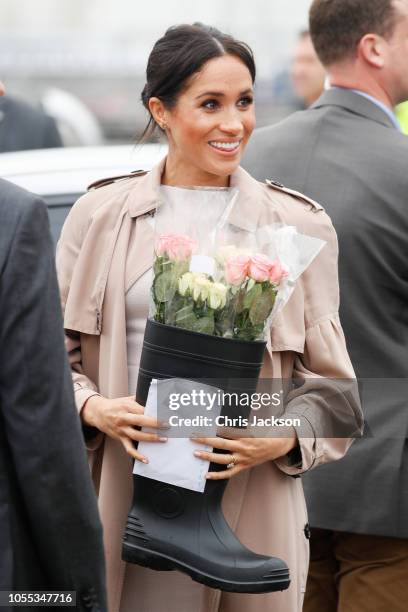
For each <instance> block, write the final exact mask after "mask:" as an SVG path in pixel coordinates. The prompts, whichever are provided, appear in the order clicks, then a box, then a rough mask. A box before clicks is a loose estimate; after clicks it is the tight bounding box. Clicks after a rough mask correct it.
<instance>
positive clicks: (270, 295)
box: [151, 234, 288, 340]
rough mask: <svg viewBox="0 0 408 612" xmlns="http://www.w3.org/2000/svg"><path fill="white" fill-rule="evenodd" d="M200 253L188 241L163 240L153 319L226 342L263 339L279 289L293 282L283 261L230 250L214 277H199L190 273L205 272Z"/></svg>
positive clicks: (220, 256) (219, 259)
mask: <svg viewBox="0 0 408 612" xmlns="http://www.w3.org/2000/svg"><path fill="white" fill-rule="evenodd" d="M197 249H198V243H197V241H195V240H194V239H192V238H190V237H188V236H185V235H182V234H162V235H160V236H158V238H157V241H156V249H155V254H156V257H155V262H154V281H153V286H152V298H153V308H152V312H151V314H152V316H153V318H154V319H155V320H156V321H158V322H160V323H164V324H167V325H174V326H176V327H182V328H184V329H187V330H190V331H195V332H200V333H204V334H208V335H214V336H221V337H223V338H235V339H241V340H261V339H263V336H264V331H265V326H266V325H267V324H268V322H269V320H270V316H271V314H272V312H273V307H274V304H275V299H276V296H277V293H278V291H279V286H280V285H281V283H282V281H283V280H284V279H285V278H286V277H287V276H288V272H287V270H286V269H285V268H284V267H283V265H282V264H281V262H280V260H279V258H276V259H275V260H271V259H270V258H269V257H268V256H267V255H264V254H262V253H252V254H251V252H250V251H249V250H248V249H239V248H238V247H236V246H235V245H228V246H224V247H221V248H220V249H219V251H218V253H216V255H215V259H214V261H213V262H211V261H210V267H211V268H212V269H211V273H205V272H195V271H191V269H193V270H194V269H195V268H197V267H200V266H199V265H198V266H197V264H199V263H200V259H198V258H197V255H196V253H197ZM198 257H199V256H198ZM197 259H198V261H197ZM209 259H210V258H208V257H207V258H206V260H205V263H208V260H209ZM201 263H202V262H201Z"/></svg>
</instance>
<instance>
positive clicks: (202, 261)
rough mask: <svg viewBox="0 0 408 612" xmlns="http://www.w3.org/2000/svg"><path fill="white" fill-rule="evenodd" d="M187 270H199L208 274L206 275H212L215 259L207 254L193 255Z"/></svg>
mask: <svg viewBox="0 0 408 612" xmlns="http://www.w3.org/2000/svg"><path fill="white" fill-rule="evenodd" d="M189 270H190V272H201V273H202V274H208V276H214V271H215V259H214V258H213V257H209V256H208V255H193V256H192V257H191V261H190V268H189Z"/></svg>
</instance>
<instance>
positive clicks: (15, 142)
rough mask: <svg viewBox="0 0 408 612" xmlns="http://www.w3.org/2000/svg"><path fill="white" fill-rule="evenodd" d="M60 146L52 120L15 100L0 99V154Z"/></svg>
mask: <svg viewBox="0 0 408 612" xmlns="http://www.w3.org/2000/svg"><path fill="white" fill-rule="evenodd" d="M62 146H63V144H62V139H61V136H60V133H59V131H58V128H57V124H56V122H55V120H54V119H53V118H52V117H50V116H49V115H47V114H46V113H44V111H42V110H41V109H40V108H35V107H34V106H31V104H27V102H24V101H23V100H20V99H19V98H16V97H15V96H9V95H7V96H4V97H2V98H0V153H8V152H11V151H27V150H30V149H52V148H55V147H62Z"/></svg>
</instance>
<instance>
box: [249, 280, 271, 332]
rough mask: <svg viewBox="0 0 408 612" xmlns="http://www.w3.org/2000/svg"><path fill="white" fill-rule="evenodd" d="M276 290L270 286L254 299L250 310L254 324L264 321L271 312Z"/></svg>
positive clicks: (250, 316)
mask: <svg viewBox="0 0 408 612" xmlns="http://www.w3.org/2000/svg"><path fill="white" fill-rule="evenodd" d="M275 298H276V290H275V289H273V288H272V287H268V289H265V290H264V291H262V293H261V295H260V296H259V297H258V298H257V299H256V300H254V301H253V303H252V305H251V308H250V310H249V318H250V321H251V323H252V324H253V325H260V324H261V323H264V322H265V321H266V319H267V318H268V317H269V315H270V314H271V311H272V308H273V305H274V303H275Z"/></svg>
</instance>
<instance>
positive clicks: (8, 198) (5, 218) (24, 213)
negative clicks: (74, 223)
mask: <svg viewBox="0 0 408 612" xmlns="http://www.w3.org/2000/svg"><path fill="white" fill-rule="evenodd" d="M31 215H33V219H41V220H42V221H43V222H45V223H47V219H46V218H47V211H46V206H45V203H44V202H43V201H42V200H41V198H39V197H38V196H35V195H34V194H31V193H29V192H27V191H25V190H24V189H22V188H21V187H18V186H17V185H14V184H13V183H10V182H9V181H5V180H4V179H0V219H1V223H0V276H1V271H2V269H3V266H4V264H5V262H6V260H7V256H8V253H9V251H10V248H11V244H12V241H13V238H14V235H15V232H16V230H17V227H18V225H19V224H20V223H21V221H24V219H25V218H26V217H27V218H30V216H31Z"/></svg>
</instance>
